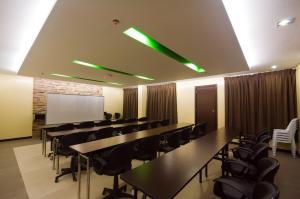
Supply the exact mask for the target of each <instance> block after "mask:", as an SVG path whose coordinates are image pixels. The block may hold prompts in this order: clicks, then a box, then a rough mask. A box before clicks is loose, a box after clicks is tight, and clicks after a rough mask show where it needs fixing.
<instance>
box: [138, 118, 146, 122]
mask: <svg viewBox="0 0 300 199" xmlns="http://www.w3.org/2000/svg"><path fill="white" fill-rule="evenodd" d="M147 120H148V118H147V117H141V118H139V119H138V121H140V122H144V121H147Z"/></svg>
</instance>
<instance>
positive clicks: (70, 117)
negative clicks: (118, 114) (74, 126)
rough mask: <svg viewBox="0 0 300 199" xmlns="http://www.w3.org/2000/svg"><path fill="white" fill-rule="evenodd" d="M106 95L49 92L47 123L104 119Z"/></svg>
mask: <svg viewBox="0 0 300 199" xmlns="http://www.w3.org/2000/svg"><path fill="white" fill-rule="evenodd" d="M103 117H104V97H103V96H84V95H64V94H52V93H48V94H47V113H46V124H61V123H73V122H83V121H96V120H103Z"/></svg>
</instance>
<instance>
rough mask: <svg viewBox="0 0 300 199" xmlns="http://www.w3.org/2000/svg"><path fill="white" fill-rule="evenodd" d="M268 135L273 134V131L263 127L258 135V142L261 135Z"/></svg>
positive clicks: (256, 138)
mask: <svg viewBox="0 0 300 199" xmlns="http://www.w3.org/2000/svg"><path fill="white" fill-rule="evenodd" d="M266 135H269V136H271V135H272V133H271V131H270V130H269V129H262V130H260V131H259V132H258V134H257V135H256V137H255V140H256V141H257V142H258V141H259V140H260V138H261V137H263V136H266Z"/></svg>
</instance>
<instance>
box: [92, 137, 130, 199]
mask: <svg viewBox="0 0 300 199" xmlns="http://www.w3.org/2000/svg"><path fill="white" fill-rule="evenodd" d="M132 158H133V144H132V143H126V144H121V145H119V146H117V147H115V148H113V149H112V150H111V152H110V153H109V154H108V155H107V156H106V157H101V156H99V155H95V156H94V158H93V166H94V170H95V172H96V173H97V174H98V175H108V176H114V184H113V189H108V188H104V190H103V192H102V194H103V195H104V194H106V193H109V195H108V196H106V197H104V198H120V197H129V198H132V197H133V196H132V195H130V194H128V193H125V192H122V190H126V187H121V188H119V177H118V175H120V174H122V173H124V172H126V171H129V170H130V169H131V161H132Z"/></svg>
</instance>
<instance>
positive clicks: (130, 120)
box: [125, 118, 138, 123]
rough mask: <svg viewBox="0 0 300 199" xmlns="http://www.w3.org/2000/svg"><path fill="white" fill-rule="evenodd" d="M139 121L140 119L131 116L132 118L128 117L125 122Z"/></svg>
mask: <svg viewBox="0 0 300 199" xmlns="http://www.w3.org/2000/svg"><path fill="white" fill-rule="evenodd" d="M137 121H138V119H136V118H130V119H126V120H125V123H132V122H137Z"/></svg>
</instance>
